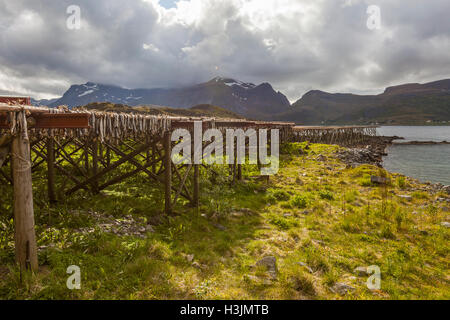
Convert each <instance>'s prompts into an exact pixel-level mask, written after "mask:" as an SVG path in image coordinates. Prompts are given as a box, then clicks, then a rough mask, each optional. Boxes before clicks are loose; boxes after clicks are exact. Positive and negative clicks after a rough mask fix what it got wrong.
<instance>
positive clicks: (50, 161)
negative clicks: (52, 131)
mask: <svg viewBox="0 0 450 320" xmlns="http://www.w3.org/2000/svg"><path fill="white" fill-rule="evenodd" d="M47 175H48V177H47V178H48V190H47V192H48V200H49V202H50V203H51V204H54V203H56V201H57V200H56V194H55V142H54V140H53V137H49V138H48V139H47Z"/></svg>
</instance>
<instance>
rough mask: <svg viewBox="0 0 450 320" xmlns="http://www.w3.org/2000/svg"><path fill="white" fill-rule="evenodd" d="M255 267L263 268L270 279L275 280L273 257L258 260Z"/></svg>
mask: <svg viewBox="0 0 450 320" xmlns="http://www.w3.org/2000/svg"><path fill="white" fill-rule="evenodd" d="M256 265H257V266H263V267H265V268H266V269H267V272H268V273H269V275H270V276H271V278H272V279H276V278H277V274H278V269H277V258H275V257H274V256H267V257H264V258H262V259H261V260H259V261H258V262H257V263H256Z"/></svg>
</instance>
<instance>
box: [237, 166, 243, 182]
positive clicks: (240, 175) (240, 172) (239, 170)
mask: <svg viewBox="0 0 450 320" xmlns="http://www.w3.org/2000/svg"><path fill="white" fill-rule="evenodd" d="M237 179H238V181H242V164H238V165H237Z"/></svg>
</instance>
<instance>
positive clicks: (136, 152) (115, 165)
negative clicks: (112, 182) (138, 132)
mask: <svg viewBox="0 0 450 320" xmlns="http://www.w3.org/2000/svg"><path fill="white" fill-rule="evenodd" d="M146 148H148V146H146V145H144V146H141V147H140V148H138V149H137V150H135V151H134V152H132V153H131V154H129V155H127V156H126V157H124V158H122V159H119V160H117V161H116V162H114V163H113V164H111V165H110V166H109V167H107V168H105V169H103V170H101V171H100V172H99V173H97V174H96V175H94V176H92V177H90V178H89V179H86V180H85V181H83V182H80V183H79V184H77V185H76V186H74V187H73V188H72V189H70V190H68V191H67V192H66V194H67V195H70V194H72V193H74V192H76V191H78V190H79V189H81V188H83V187H84V186H86V185H88V184H91V183H92V182H93V181H95V180H97V179H99V178H101V177H102V176H104V175H105V174H106V173H108V172H110V171H112V170H114V169H115V168H117V167H118V166H120V165H121V164H123V163H125V162H127V161H129V160H130V159H132V158H134V157H135V156H136V155H137V154H139V153H141V152H142V151H144V150H145V149H146Z"/></svg>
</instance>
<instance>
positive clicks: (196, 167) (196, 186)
mask: <svg viewBox="0 0 450 320" xmlns="http://www.w3.org/2000/svg"><path fill="white" fill-rule="evenodd" d="M199 167H200V165H199V164H194V197H193V206H194V207H195V208H198V207H199V199H200V180H199Z"/></svg>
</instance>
